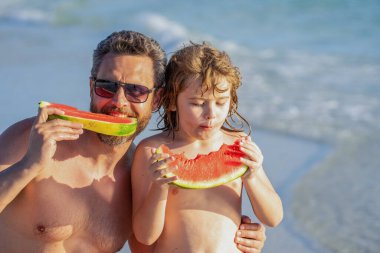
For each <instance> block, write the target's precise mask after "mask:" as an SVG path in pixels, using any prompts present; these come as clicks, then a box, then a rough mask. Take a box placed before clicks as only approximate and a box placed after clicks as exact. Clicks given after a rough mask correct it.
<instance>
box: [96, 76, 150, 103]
mask: <svg viewBox="0 0 380 253" xmlns="http://www.w3.org/2000/svg"><path fill="white" fill-rule="evenodd" d="M91 80H92V81H93V82H94V90H95V94H96V95H98V96H99V97H103V98H112V97H113V96H114V95H115V93H116V92H117V91H118V89H119V87H122V88H123V89H124V94H125V97H126V98H127V100H128V101H129V102H132V103H144V102H145V101H146V100H147V99H148V96H149V94H150V93H151V92H152V91H153V90H154V89H156V88H153V89H148V88H147V87H146V86H143V85H139V84H132V83H121V82H112V81H108V80H102V79H96V78H95V77H92V78H91Z"/></svg>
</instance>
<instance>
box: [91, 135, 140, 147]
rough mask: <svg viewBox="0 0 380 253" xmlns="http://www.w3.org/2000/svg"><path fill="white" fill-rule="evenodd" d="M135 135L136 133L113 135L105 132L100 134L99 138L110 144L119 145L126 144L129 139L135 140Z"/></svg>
mask: <svg viewBox="0 0 380 253" xmlns="http://www.w3.org/2000/svg"><path fill="white" fill-rule="evenodd" d="M135 137H136V136H135V134H133V135H130V136H111V135H105V134H98V138H99V140H100V141H101V142H103V143H105V144H107V145H109V146H119V145H122V144H125V143H127V142H128V141H130V140H133V139H134V138H135Z"/></svg>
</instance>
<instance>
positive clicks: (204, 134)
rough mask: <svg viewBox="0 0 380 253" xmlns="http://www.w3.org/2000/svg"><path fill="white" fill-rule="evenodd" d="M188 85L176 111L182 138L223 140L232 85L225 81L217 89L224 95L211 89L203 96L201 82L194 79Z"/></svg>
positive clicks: (178, 100) (178, 99)
mask: <svg viewBox="0 0 380 253" xmlns="http://www.w3.org/2000/svg"><path fill="white" fill-rule="evenodd" d="M186 85H187V87H186V88H185V89H184V90H183V91H182V92H181V93H180V94H178V98H177V106H176V108H173V109H174V110H176V111H177V114H178V115H179V122H178V126H179V132H178V136H182V137H183V138H190V139H198V140H206V139H211V138H217V137H219V136H220V128H221V127H222V125H223V123H224V122H225V119H226V117H227V115H228V112H229V109H230V101H231V95H230V93H231V92H230V89H231V88H230V87H231V85H230V84H229V83H228V82H227V81H226V79H224V78H222V79H220V81H219V83H218V85H217V86H218V88H219V89H223V90H225V91H224V92H221V93H219V92H218V91H216V90H215V91H214V90H212V89H209V90H207V91H206V92H204V93H203V94H202V82H201V80H199V79H195V80H194V79H190V80H188V81H187V84H186ZM176 136H177V133H176Z"/></svg>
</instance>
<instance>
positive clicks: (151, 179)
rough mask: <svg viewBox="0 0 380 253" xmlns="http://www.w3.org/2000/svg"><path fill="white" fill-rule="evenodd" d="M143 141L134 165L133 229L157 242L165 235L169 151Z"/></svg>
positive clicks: (148, 240) (149, 241)
mask: <svg viewBox="0 0 380 253" xmlns="http://www.w3.org/2000/svg"><path fill="white" fill-rule="evenodd" d="M145 143H146V141H145V142H144V141H142V142H141V143H140V144H139V146H138V147H137V150H136V153H135V157H134V159H133V165H132V196H133V197H132V200H133V232H134V234H135V236H136V238H137V240H138V241H139V242H141V243H143V244H146V245H151V244H153V243H154V242H155V241H156V240H157V239H158V238H159V236H160V235H161V232H162V230H163V228H164V222H165V210H166V202H167V197H168V191H169V185H168V184H167V183H168V182H170V181H172V180H173V178H164V175H165V174H167V172H168V170H167V163H168V162H169V161H170V159H168V157H167V155H163V154H156V153H155V149H152V148H150V147H149V146H151V145H144V144H145Z"/></svg>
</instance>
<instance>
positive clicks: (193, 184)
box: [157, 141, 248, 189]
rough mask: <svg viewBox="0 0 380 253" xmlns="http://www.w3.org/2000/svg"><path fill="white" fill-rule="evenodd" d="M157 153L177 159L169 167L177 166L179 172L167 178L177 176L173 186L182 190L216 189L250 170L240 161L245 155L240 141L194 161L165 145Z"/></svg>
mask: <svg viewBox="0 0 380 253" xmlns="http://www.w3.org/2000/svg"><path fill="white" fill-rule="evenodd" d="M157 153H167V154H169V155H171V156H173V157H174V158H175V160H174V161H172V162H170V163H169V166H175V165H177V166H178V170H176V171H175V172H173V173H169V174H167V175H166V176H167V177H172V176H174V175H175V176H177V178H178V179H177V180H176V181H174V182H173V184H174V185H177V186H180V187H182V188H191V189H204V188H211V187H216V186H219V185H222V184H225V183H228V182H230V181H232V180H234V179H236V178H238V177H241V176H242V175H243V174H244V173H245V172H246V171H247V169H248V167H247V166H246V165H244V164H243V163H242V162H241V161H240V158H241V157H244V153H243V152H242V151H241V150H240V145H239V141H235V143H234V144H232V145H226V144H223V145H222V146H221V147H220V149H219V150H218V151H215V152H210V153H209V154H207V155H197V156H196V157H195V158H194V159H187V158H186V157H185V155H184V154H183V153H181V154H174V153H172V152H171V151H170V149H169V148H168V147H167V146H165V145H161V146H160V147H159V148H158V149H157Z"/></svg>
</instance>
